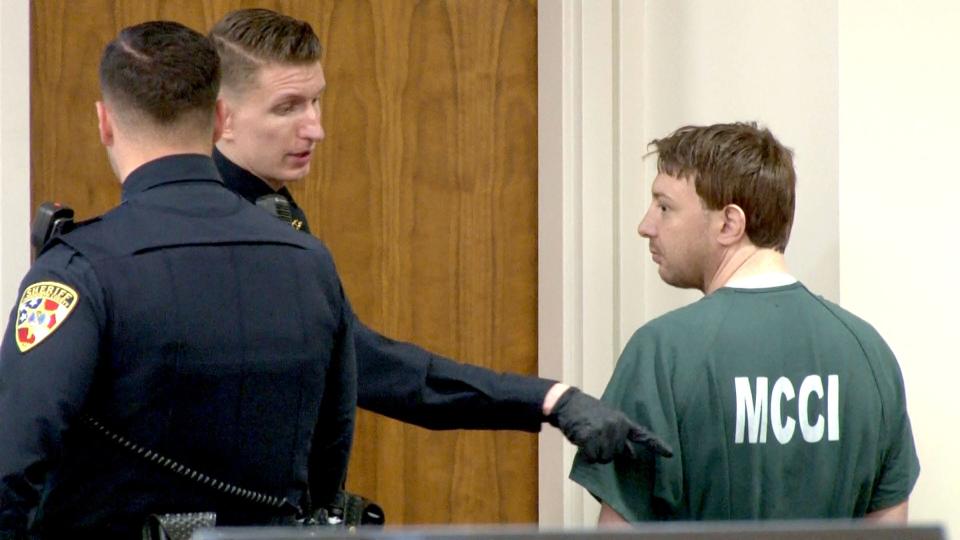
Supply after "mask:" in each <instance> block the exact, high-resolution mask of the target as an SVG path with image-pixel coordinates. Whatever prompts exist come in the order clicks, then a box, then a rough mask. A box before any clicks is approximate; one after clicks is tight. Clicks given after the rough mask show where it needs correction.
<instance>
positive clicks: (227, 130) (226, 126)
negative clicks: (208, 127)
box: [217, 93, 234, 141]
mask: <svg viewBox="0 0 960 540" xmlns="http://www.w3.org/2000/svg"><path fill="white" fill-rule="evenodd" d="M220 95H221V97H219V98H217V107H218V113H217V114H220V115H222V116H221V119H222V123H221V129H220V136H219V137H218V139H223V140H225V141H233V137H234V133H233V129H234V125H233V124H234V109H233V107H231V106H230V102H229V101H227V100H225V99H223V97H222V96H223V94H222V93H221V94H220ZM219 110H222V112H219Z"/></svg>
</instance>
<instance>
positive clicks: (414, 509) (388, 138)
mask: <svg viewBox="0 0 960 540" xmlns="http://www.w3.org/2000/svg"><path fill="white" fill-rule="evenodd" d="M251 6H262V7H268V8H272V9H276V10H279V11H281V12H284V13H287V14H289V15H292V16H295V17H298V18H302V19H305V20H308V21H310V23H311V24H312V25H313V27H314V29H315V30H316V31H317V33H318V34H319V35H320V38H321V40H322V42H323V43H324V48H325V54H324V66H325V70H326V77H327V82H328V89H327V92H326V96H325V97H324V104H323V108H324V125H325V128H326V131H327V140H326V141H325V142H324V143H322V145H321V151H320V152H319V154H320V155H319V156H318V157H317V159H316V161H315V162H314V166H313V171H312V172H311V174H310V175H309V176H308V177H307V178H305V179H303V180H302V181H300V182H297V183H296V184H293V185H291V189H292V190H293V192H294V196H295V197H296V198H297V200H298V202H299V203H300V204H301V205H302V206H303V207H304V208H305V210H306V213H307V216H308V217H309V218H310V220H311V221H310V224H311V228H312V229H313V230H314V232H315V234H317V235H318V236H320V237H321V238H322V239H323V240H324V241H325V242H326V243H327V244H328V245H329V246H330V248H331V250H332V251H333V254H334V257H335V258H336V262H337V265H338V269H339V271H340V274H341V277H342V278H343V281H344V283H345V286H346V289H347V293H348V295H349V296H350V298H351V301H352V303H353V306H354V309H355V310H356V311H357V313H358V314H359V316H360V317H361V319H362V320H363V321H365V322H366V323H367V324H368V325H370V326H371V327H373V328H376V329H378V330H380V331H381V332H383V333H384V334H386V335H388V336H390V337H393V338H396V339H401V340H406V341H413V342H415V343H418V344H420V345H422V346H424V347H426V348H428V349H430V350H432V351H435V352H437V353H440V354H443V355H447V356H451V357H453V358H457V359H459V360H461V361H465V362H470V363H474V364H478V365H483V366H486V367H490V368H493V369H496V370H500V371H513V372H519V373H527V374H534V373H536V368H537V364H536V343H537V336H536V305H537V302H536V290H537V286H536V275H537V274H536V271H537V270H536V269H537V262H536V256H537V255H536V253H537V251H536V250H537V230H536V226H537V203H536V201H537V185H536V178H537V165H536V164H537V143H536V126H537V117H536V115H537V87H536V84H537V74H536V2H535V0H459V1H438V0H433V1H413V0H369V1H368V0H340V1H333V0H327V1H311V0H305V1H276V2H244V1H227V0H204V1H199V0H166V1H159V0H152V1H145V0H129V1H122V0H73V1H71V2H63V1H62V0H34V1H33V3H32V7H31V19H32V22H31V24H32V36H31V54H32V91H31V94H32V104H31V109H32V110H31V115H32V116H31V142H32V150H31V152H32V178H31V181H32V201H33V204H34V205H36V204H39V203H40V202H42V201H45V200H58V201H62V202H64V203H67V204H69V205H71V206H73V207H74V208H75V209H76V211H77V214H78V217H79V218H85V217H89V216H93V215H96V214H98V213H101V212H103V211H105V210H107V209H109V208H110V207H112V206H114V205H115V204H116V203H117V201H118V200H119V186H118V184H117V183H116V181H115V180H114V179H113V176H112V173H111V172H110V168H109V166H108V164H107V161H106V158H105V155H104V152H103V149H102V148H101V147H100V144H99V139H98V137H97V131H96V115H95V111H94V105H93V104H94V102H95V101H96V99H98V89H97V63H98V60H99V56H100V53H101V51H102V49H103V46H104V45H105V44H106V42H107V41H109V39H111V38H112V37H113V36H114V35H116V32H117V31H118V30H119V29H120V28H122V27H124V26H127V25H130V24H135V23H137V22H141V21H144V20H150V19H172V20H177V21H180V22H182V23H184V24H187V25H189V26H191V27H193V28H196V29H198V30H200V31H206V30H207V29H208V28H209V27H210V26H211V25H212V24H213V22H214V21H216V20H217V19H219V18H220V17H221V16H222V15H223V14H225V13H226V12H227V11H229V10H231V9H236V8H239V7H251ZM278 270H279V271H278V276H281V275H282V269H278ZM361 384H362V381H361ZM536 448H537V447H536V437H535V436H534V435H531V434H525V433H517V432H470V431H449V432H430V431H427V430H423V429H419V428H416V427H413V426H408V425H403V424H400V423H398V422H394V421H392V420H389V419H386V418H383V417H380V416H377V415H373V414H370V413H365V412H363V411H361V413H360V415H359V424H358V429H357V433H356V437H355V442H354V451H353V455H352V459H351V467H350V472H349V478H348V488H349V489H351V490H353V491H356V492H358V493H361V494H363V495H365V496H367V497H370V498H372V499H374V500H376V501H378V502H379V503H381V504H382V505H383V506H384V508H385V510H386V513H387V517H388V521H389V522H390V523H391V524H410V523H500V522H514V523H517V522H520V523H533V522H536V520H537V506H536V505H537V487H536V483H537V460H536Z"/></svg>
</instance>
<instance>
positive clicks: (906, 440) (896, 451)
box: [867, 340, 920, 513]
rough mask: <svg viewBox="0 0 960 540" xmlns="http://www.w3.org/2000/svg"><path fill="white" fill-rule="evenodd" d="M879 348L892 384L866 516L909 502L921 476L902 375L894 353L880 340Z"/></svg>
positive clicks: (885, 406) (887, 398) (887, 400)
mask: <svg viewBox="0 0 960 540" xmlns="http://www.w3.org/2000/svg"><path fill="white" fill-rule="evenodd" d="M880 345H881V347H880V348H881V349H882V351H881V352H882V353H884V354H885V355H887V357H888V358H889V362H888V363H887V366H889V367H890V369H891V370H892V371H893V372H894V373H893V375H892V377H891V379H892V380H893V381H894V385H893V389H892V394H893V395H892V396H886V399H884V407H883V409H884V414H883V422H884V427H885V428H886V429H885V430H884V433H885V435H886V436H885V437H884V445H885V448H883V449H882V452H883V454H882V455H883V461H882V462H881V463H880V470H879V471H878V475H877V483H876V486H875V487H874V490H873V497H871V499H870V504H869V505H868V506H867V512H868V513H869V512H875V511H877V510H883V509H884V508H890V507H892V506H896V505H898V504H900V503H902V502H904V501H906V500H907V499H909V498H910V492H911V491H913V486H914V484H916V482H917V478H918V477H919V476H920V460H919V459H918V458H917V449H916V447H915V446H914V442H913V430H912V429H911V427H910V417H909V416H908V415H907V402H906V394H905V391H904V387H903V376H902V375H901V373H900V368H899V366H898V365H897V361H896V358H894V356H893V352H892V351H890V349H889V348H888V347H887V345H886V343H884V342H883V341H882V340H881V341H880ZM888 404H889V406H888Z"/></svg>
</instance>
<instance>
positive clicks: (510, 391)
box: [213, 150, 556, 432]
mask: <svg viewBox="0 0 960 540" xmlns="http://www.w3.org/2000/svg"><path fill="white" fill-rule="evenodd" d="M213 157H214V161H215V162H216V164H217V168H218V169H219V170H220V174H221V175H222V176H223V180H224V183H225V184H226V186H227V187H228V188H230V189H232V190H233V191H235V192H237V193H239V194H240V195H241V196H243V197H244V198H245V199H247V200H249V201H251V202H255V201H256V200H257V199H258V198H260V197H262V196H264V195H269V194H272V193H275V192H274V191H273V189H272V188H270V186H269V185H267V183H266V182H264V181H263V180H261V179H260V178H258V177H257V176H255V175H253V174H252V173H250V172H249V171H247V170H246V169H243V168H242V167H240V166H238V165H237V164H235V163H233V162H232V161H230V160H229V159H227V158H226V156H224V155H223V154H222V153H220V152H219V151H217V150H214V154H213ZM279 193H280V194H281V195H283V196H285V197H286V198H287V199H289V200H290V202H291V204H292V209H291V210H292V214H293V225H294V227H295V228H298V229H300V230H303V231H307V232H309V230H310V228H309V225H308V224H307V217H306V215H304V213H303V210H302V209H301V208H300V207H299V206H297V204H296V202H295V201H294V200H293V197H292V196H291V195H290V192H289V191H287V189H286V188H283V189H281V190H280V191H279ZM354 330H355V333H354V336H355V338H356V351H357V367H358V370H359V377H358V388H357V403H358V405H359V406H360V407H361V408H364V409H367V410H370V411H373V412H375V413H378V414H382V415H384V416H389V417H391V418H394V419H397V420H400V421H402V422H407V423H410V424H416V425H418V426H421V427H425V428H428V429H517V430H524V431H531V432H536V431H539V430H540V426H541V424H542V422H543V421H544V418H543V400H544V397H545V396H546V394H547V391H548V390H549V389H550V387H551V386H553V384H554V383H555V382H556V381H551V380H547V379H540V378H537V377H529V376H523V375H517V374H512V373H496V372H494V371H491V370H489V369H484V368H481V367H479V366H474V365H470V364H461V363H459V362H454V361H453V360H450V359H448V358H444V357H442V356H438V355H436V354H433V353H431V352H429V351H426V350H424V349H421V348H420V347H418V346H416V345H413V344H411V343H402V342H398V341H394V340H392V339H390V338H387V337H384V336H382V335H380V334H379V333H377V332H376V331H374V330H372V329H370V328H369V327H367V326H366V325H364V324H363V323H362V322H361V321H359V320H356V321H355V322H354Z"/></svg>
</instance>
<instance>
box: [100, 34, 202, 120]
mask: <svg viewBox="0 0 960 540" xmlns="http://www.w3.org/2000/svg"><path fill="white" fill-rule="evenodd" d="M219 89H220V60H219V58H218V57H217V52H216V51H215V50H214V48H213V45H211V43H210V40H208V39H207V38H206V37H204V36H203V35H202V34H200V33H198V32H196V31H194V30H191V29H190V28H187V27H186V26H183V25H182V24H180V23H176V22H171V21H150V22H145V23H141V24H138V25H135V26H130V27H127V28H124V29H123V30H121V31H120V33H119V34H118V35H117V37H116V38H115V39H114V40H113V41H111V42H110V43H109V44H107V46H106V48H104V51H103V56H102V57H101V58H100V91H101V92H102V93H103V97H104V99H105V100H107V101H108V102H109V103H110V104H111V105H112V106H113V107H114V108H115V110H116V111H118V113H119V114H120V115H121V116H122V117H123V118H125V119H126V120H127V121H136V120H137V119H146V120H147V121H149V122H151V123H152V124H154V125H156V126H163V127H170V126H174V125H187V126H189V127H190V128H197V129H211V128H212V126H213V118H214V111H215V108H216V102H217V92H218V91H219Z"/></svg>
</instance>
